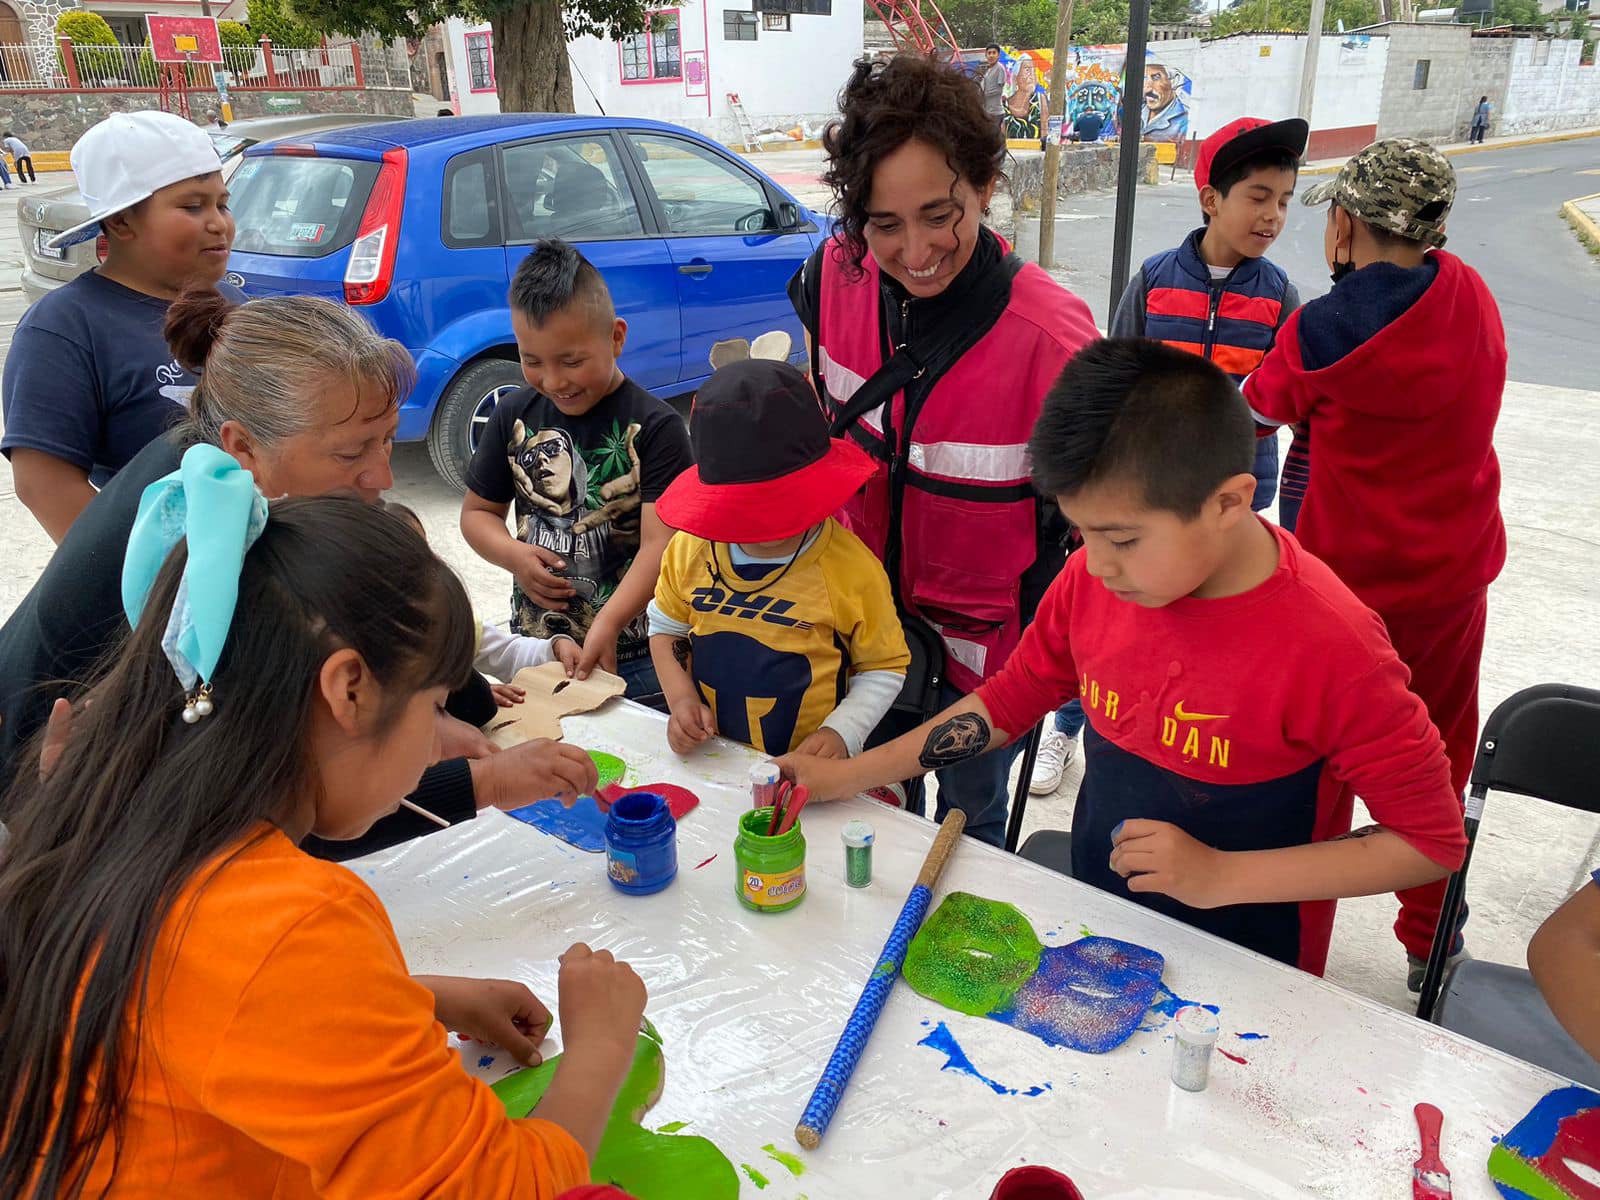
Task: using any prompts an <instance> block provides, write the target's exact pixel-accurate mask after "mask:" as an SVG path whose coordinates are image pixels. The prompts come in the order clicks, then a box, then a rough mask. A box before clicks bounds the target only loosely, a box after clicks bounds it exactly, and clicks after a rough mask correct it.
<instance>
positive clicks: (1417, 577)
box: [1244, 138, 1506, 991]
mask: <svg viewBox="0 0 1600 1200" xmlns="http://www.w3.org/2000/svg"><path fill="white" fill-rule="evenodd" d="M1455 197H1456V178H1455V171H1454V170H1453V169H1452V168H1451V166H1450V162H1449V160H1448V159H1446V158H1445V157H1444V155H1442V154H1440V153H1439V151H1438V150H1436V149H1434V148H1433V147H1432V146H1430V145H1429V144H1428V143H1427V142H1422V141H1418V140H1416V139H1414V138H1389V139H1385V140H1384V141H1381V142H1374V143H1373V144H1372V145H1370V146H1368V147H1367V148H1366V149H1365V150H1363V151H1362V152H1361V153H1360V154H1358V155H1356V156H1355V157H1354V158H1352V159H1351V160H1350V161H1349V162H1348V163H1346V164H1345V165H1344V167H1343V168H1342V169H1341V170H1340V171H1339V173H1338V175H1336V176H1335V177H1334V178H1333V179H1331V180H1328V181H1327V182H1325V183H1322V184H1319V185H1318V186H1316V187H1314V188H1312V189H1311V190H1309V191H1308V192H1306V193H1305V198H1304V199H1305V203H1306V204H1311V205H1320V204H1327V205H1329V209H1328V222H1327V229H1326V232H1325V233H1324V235H1323V247H1324V250H1325V251H1326V253H1327V258H1328V267H1329V269H1330V270H1331V271H1332V272H1333V280H1334V283H1333V290H1332V291H1330V292H1329V293H1328V294H1327V295H1326V296H1322V297H1320V298H1318V299H1316V300H1312V301H1311V302H1309V303H1308V304H1306V305H1305V306H1304V307H1303V308H1301V309H1300V310H1299V311H1298V312H1297V313H1295V314H1294V315H1293V316H1292V317H1290V318H1289V320H1288V322H1287V323H1286V324H1285V325H1284V327H1283V329H1282V330H1280V331H1279V333H1278V339H1277V342H1276V344H1275V345H1274V348H1273V349H1272V351H1271V352H1270V353H1269V354H1268V355H1267V357H1266V358H1265V359H1264V360H1263V361H1262V363H1261V366H1260V367H1259V368H1258V369H1257V370H1256V372H1255V373H1254V374H1253V375H1251V376H1250V377H1249V378H1248V379H1247V380H1245V383H1244V395H1245V399H1246V400H1247V401H1248V402H1249V404H1250V408H1251V411H1252V412H1253V413H1254V414H1255V417H1256V420H1257V421H1258V422H1259V423H1260V424H1261V426H1262V432H1267V431H1269V430H1271V429H1274V428H1276V427H1277V426H1279V425H1284V424H1292V423H1293V422H1296V421H1309V422H1310V424H1311V445H1312V454H1311V482H1310V484H1309V485H1308V487H1307V490H1306V498H1305V506H1304V508H1303V509H1302V510H1301V514H1300V523H1299V526H1298V528H1297V529H1296V533H1297V535H1298V537H1299V539H1300V541H1301V543H1302V544H1303V545H1304V546H1305V548H1306V549H1307V550H1309V551H1311V552H1312V553H1313V554H1315V555H1317V556H1318V557H1320V558H1321V559H1323V560H1324V561H1325V562H1326V563H1327V564H1328V565H1329V566H1331V567H1332V568H1333V569H1334V571H1335V572H1337V573H1338V575H1339V577H1340V578H1341V579H1343V580H1344V582H1345V583H1346V584H1347V585H1348V586H1349V587H1350V589H1351V590H1352V591H1354V592H1355V594H1356V595H1357V596H1358V597H1360V598H1361V599H1362V600H1363V601H1364V602H1365V603H1366V604H1367V605H1368V606H1369V607H1371V608H1373V609H1374V610H1376V611H1377V613H1378V615H1379V616H1381V617H1382V618H1383V622H1384V624H1385V625H1386V626H1387V627H1388V630H1389V637H1390V639H1391V640H1392V641H1393V642H1394V648H1395V650H1396V651H1398V652H1399V655H1400V658H1401V659H1402V661H1404V662H1405V664H1406V666H1407V667H1409V668H1410V669H1411V690H1412V691H1414V692H1415V693H1416V694H1417V695H1418V696H1420V697H1421V698H1422V700H1423V702H1424V703H1425V704H1426V705H1427V707H1428V714H1429V716H1430V717H1432V719H1433V723H1434V724H1435V725H1436V726H1438V729H1439V732H1440V733H1441V734H1442V735H1443V736H1444V741H1445V748H1446V750H1447V751H1448V753H1449V755H1450V772H1451V776H1452V783H1453V784H1454V787H1455V792H1456V797H1457V799H1458V800H1459V799H1460V797H1461V793H1462V791H1463V789H1464V788H1465V787H1466V785H1467V777H1468V775H1469V774H1470V773H1471V770H1472V756H1473V752H1474V750H1475V748H1476V743H1477V734H1478V666H1479V661H1480V659H1481V658H1482V655H1483V631H1484V619H1485V614H1486V612H1487V602H1486V594H1487V589H1488V586H1489V584H1490V583H1491V582H1493V581H1494V579H1495V577H1496V576H1498V575H1499V574H1500V569H1501V567H1502V566H1503V565H1504V564H1505V557H1506V535H1505V525H1504V523H1503V522H1502V520H1501V517H1500V464H1499V461H1498V460H1497V459H1496V457H1495V452H1494V427H1495V421H1496V420H1497V419H1498V417H1499V415H1500V396H1501V393H1502V392H1503V391H1504V390H1505V381H1506V336H1505V329H1504V328H1503V327H1502V325H1501V323H1500V310H1499V308H1498V307H1497V306H1496V305H1495V302H1494V297H1493V296H1492V295H1490V293H1489V288H1488V286H1487V285H1486V284H1485V283H1484V281H1483V279H1482V277H1480V276H1479V275H1478V273H1477V272H1476V271H1474V270H1473V269H1472V268H1471V267H1469V266H1467V265H1466V264H1465V263H1464V262H1462V261H1461V260H1460V259H1459V258H1457V257H1455V256H1454V255H1453V254H1449V253H1447V252H1446V251H1444V250H1443V249H1441V247H1443V246H1444V244H1445V221H1446V219H1447V218H1448V217H1449V215H1450V206H1451V205H1452V204H1453V203H1454V202H1455ZM1444 889H1445V881H1444V880H1440V881H1439V882H1438V883H1436V884H1428V885H1425V886H1423V887H1420V888H1413V889H1411V890H1410V891H1405V892H1401V893H1399V899H1400V917H1399V920H1398V921H1396V923H1395V935H1396V936H1397V937H1398V938H1399V939H1400V942H1401V943H1402V944H1403V945H1404V946H1405V948H1406V953H1407V955H1408V956H1409V960H1410V975H1409V980H1408V982H1409V984H1410V987H1411V990H1412V991H1418V990H1419V989H1420V987H1421V985H1422V975H1423V970H1424V967H1425V965H1426V961H1427V957H1428V950H1429V947H1430V944H1431V942H1432V940H1433V932H1434V926H1435V925H1436V924H1437V923H1438V918H1439V910H1440V907H1441V905H1442V902H1443V899H1444ZM1464 916H1465V912H1464V910H1463V917H1464ZM1452 932H1453V934H1454V937H1453V941H1452V944H1451V947H1450V949H1451V954H1452V956H1457V955H1464V954H1465V952H1466V951H1465V945H1464V942H1463V940H1462V937H1461V932H1460V930H1459V929H1457V930H1454V931H1452Z"/></svg>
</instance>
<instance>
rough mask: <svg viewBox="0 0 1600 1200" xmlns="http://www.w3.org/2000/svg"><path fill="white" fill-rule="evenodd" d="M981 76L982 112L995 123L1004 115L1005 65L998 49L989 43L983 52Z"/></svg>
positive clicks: (979, 82) (979, 81)
mask: <svg viewBox="0 0 1600 1200" xmlns="http://www.w3.org/2000/svg"><path fill="white" fill-rule="evenodd" d="M983 62H984V67H983V75H982V76H981V77H980V78H979V80H978V86H979V87H981V88H982V89H983V111H984V112H986V113H987V114H988V115H989V116H991V117H993V118H994V119H995V120H996V121H999V120H1001V119H1002V118H1004V117H1005V115H1006V99H1005V92H1006V65H1005V63H1003V62H1001V61H1000V47H999V46H998V45H997V44H995V43H994V42H990V43H989V44H988V46H986V47H984V51H983Z"/></svg>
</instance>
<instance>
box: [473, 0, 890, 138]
mask: <svg viewBox="0 0 1600 1200" xmlns="http://www.w3.org/2000/svg"><path fill="white" fill-rule="evenodd" d="M732 3H733V4H735V5H737V4H738V3H739V0H732ZM445 34H446V37H445V41H446V45H447V47H448V51H447V54H448V60H449V73H450V91H451V95H452V104H453V105H454V106H456V107H457V109H458V111H460V112H461V113H462V114H468V113H481V112H498V111H499V101H498V100H497V98H496V96H495V80H494V39H493V37H492V36H491V34H490V32H489V27H488V26H487V25H471V24H467V23H465V22H463V21H460V20H458V19H455V18H452V19H451V20H450V21H449V22H448V23H447V25H446V29H445ZM861 48H862V23H861V14H860V12H859V10H858V9H857V8H856V7H855V6H854V5H853V4H852V3H851V2H850V0H743V6H742V7H727V8H724V7H722V6H721V5H720V4H711V5H708V4H705V3H701V4H693V5H690V4H684V5H679V6H671V7H663V8H659V9H655V10H653V11H652V12H651V14H650V18H649V26H648V27H647V28H646V29H645V30H644V32H642V33H637V34H631V35H629V36H627V37H624V38H622V39H620V40H617V41H613V40H611V39H607V38H592V37H586V38H580V39H578V40H577V41H575V42H573V43H572V44H571V45H570V46H568V48H567V50H568V54H569V56H570V60H571V66H572V95H573V101H574V106H575V107H576V108H577V111H578V112H580V113H600V112H604V113H606V114H608V115H610V116H626V117H653V118H655V119H657V120H662V121H670V122H672V123H674V124H677V125H684V126H687V127H689V128H690V129H695V130H698V131H700V132H702V133H705V134H709V135H710V136H712V137H714V138H718V139H720V140H722V141H729V142H736V141H738V140H739V139H740V138H741V136H742V131H741V129H740V127H739V124H738V121H737V119H736V117H735V114H734V108H733V103H732V101H731V100H730V96H736V97H738V98H739V100H740V102H741V103H742V104H743V107H744V111H745V113H746V115H747V116H748V118H749V121H750V123H751V125H752V126H753V127H754V128H755V129H757V130H763V129H781V130H789V129H793V128H801V129H805V130H815V129H817V128H820V126H821V125H822V124H823V122H825V121H826V120H828V119H829V118H830V117H831V116H833V115H834V114H835V111H836V102H837V99H838V94H839V89H840V88H841V87H843V86H844V82H845V80H846V79H847V78H848V77H849V74H850V65H851V63H852V62H853V61H854V60H855V59H856V58H857V57H859V56H860V54H861Z"/></svg>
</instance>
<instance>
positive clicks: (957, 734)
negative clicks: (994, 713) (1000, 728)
mask: <svg viewBox="0 0 1600 1200" xmlns="http://www.w3.org/2000/svg"><path fill="white" fill-rule="evenodd" d="M992 736H993V735H992V733H991V732H990V729H989V723H988V722H987V721H985V720H984V719H983V718H982V717H980V716H979V715H978V714H977V713H957V714H956V715H955V716H953V717H951V718H950V719H949V720H948V721H945V722H943V723H942V724H939V725H935V726H934V727H933V730H932V731H931V732H930V733H929V734H928V740H927V741H926V742H924V743H923V744H922V753H921V754H920V755H918V757H917V761H918V762H919V763H921V764H922V765H923V766H924V767H926V768H927V769H928V770H930V771H931V770H934V769H935V768H938V767H949V766H954V765H955V764H956V763H958V762H965V761H966V760H967V759H969V758H977V757H978V755H980V754H982V753H983V752H984V751H985V750H987V749H988V748H989V741H990V739H991V738H992Z"/></svg>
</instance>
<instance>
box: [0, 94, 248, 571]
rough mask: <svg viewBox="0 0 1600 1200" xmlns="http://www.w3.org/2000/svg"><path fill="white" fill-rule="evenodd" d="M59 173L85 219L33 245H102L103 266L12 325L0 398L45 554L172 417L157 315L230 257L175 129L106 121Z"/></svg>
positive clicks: (0, 445) (222, 226) (205, 163)
mask: <svg viewBox="0 0 1600 1200" xmlns="http://www.w3.org/2000/svg"><path fill="white" fill-rule="evenodd" d="M72 169H73V171H74V172H75V173H76V175H77V179H78V190H79V192H80V193H81V194H82V196H83V202H84V204H85V205H86V206H87V208H88V209H89V219H88V220H87V221H84V222H83V223H81V224H79V225H76V226H74V227H73V228H71V229H67V230H64V231H63V232H61V233H59V234H57V235H56V236H55V237H53V238H51V239H50V240H49V242H48V243H46V245H47V246H48V247H49V248H50V249H62V248H65V247H68V246H73V245H76V244H77V243H79V242H83V241H88V240H89V239H91V238H95V237H103V239H104V241H103V242H102V243H101V245H102V247H103V249H102V251H101V254H102V261H101V264H100V266H99V267H98V268H96V269H95V270H91V271H85V272H84V273H83V274H81V275H79V276H78V277H77V278H75V279H73V280H72V281H71V282H70V283H68V284H66V285H64V286H62V287H59V288H57V289H56V290H55V291H53V292H51V293H50V294H49V295H47V296H45V297H44V298H43V299H41V300H40V301H39V302H38V303H37V304H35V305H34V306H33V307H32V308H30V309H29V310H28V312H27V313H26V314H25V315H24V316H23V318H22V321H21V323H20V324H19V325H18V326H17V331H16V337H15V338H14V340H13V341H12V343H11V350H10V353H9V354H8V355H7V357H6V366H5V378H4V383H3V386H0V402H3V408H4V417H5V435H4V437H3V438H0V452H3V453H4V454H5V455H6V457H7V458H9V459H10V460H11V468H12V472H13V474H14V475H15V477H16V487H17V496H18V497H19V498H20V499H21V500H22V502H23V504H25V505H26V506H27V507H28V509H29V511H31V512H32V513H33V515H34V517H35V518H36V519H37V520H38V521H39V523H40V524H41V525H43V526H44V529H45V532H47V533H48V534H50V536H51V537H52V538H53V539H55V540H56V541H57V542H59V541H60V540H61V539H62V538H63V537H64V536H66V532H67V530H68V528H70V527H71V525H72V522H73V521H74V520H75V519H76V518H77V515H78V514H79V513H80V512H82V511H83V509H84V506H85V505H87V504H88V503H89V501H90V500H92V499H93V498H94V495H95V488H96V487H99V486H103V485H104V484H105V481H106V480H108V479H110V478H111V476H113V475H114V474H116V472H117V471H118V470H120V469H121V468H122V466H123V465H124V464H126V463H127V462H128V460H129V459H131V458H132V457H133V456H134V455H135V454H137V453H138V452H139V451H140V450H141V449H143V448H144V446H145V445H146V444H147V443H148V442H149V441H150V440H151V439H152V438H155V437H158V436H160V435H161V434H162V433H164V432H165V431H166V429H167V428H168V427H169V426H170V425H171V424H172V423H173V421H174V420H175V419H176V418H177V417H178V416H179V415H181V413H182V411H183V406H184V405H185V404H186V403H187V401H188V398H189V393H190V391H192V390H193V388H194V382H195V381H194V378H193V377H192V376H191V375H189V374H188V373H187V372H186V371H185V370H184V369H183V368H182V367H180V366H179V365H178V363H177V362H176V361H175V360H174V359H173V357H172V353H171V351H170V350H169V349H168V348H167V344H166V340H165V339H164V337H163V336H162V332H161V330H162V325H163V323H164V322H165V320H166V315H167V305H168V304H169V303H170V302H171V301H173V300H175V299H177V298H178V296H180V295H181V294H182V293H183V292H184V291H186V290H188V289H191V288H215V287H218V286H219V284H221V280H222V276H223V274H224V272H226V270H227V269H228V252H229V250H230V249H231V248H232V245H233V215H232V214H231V213H230V212H229V211H228V190H227V187H226V186H225V185H224V184H223V181H222V163H221V161H220V160H219V159H218V157H217V152H216V149H215V148H214V147H213V146H212V144H211V139H210V138H209V137H208V136H206V134H205V133H204V132H203V131H202V130H200V129H199V128H197V127H196V126H194V125H192V124H190V123H189V122H188V121H186V120H184V119H183V118H182V117H179V116H176V115H174V114H172V113H165V112H131V113H113V114H112V115H111V116H109V117H107V118H106V119H105V120H104V121H101V122H100V123H99V124H98V125H95V126H93V127H92V128H91V129H89V131H88V132H86V133H85V134H84V135H83V136H82V137H81V138H79V139H78V142H77V145H75V146H73V148H72ZM221 287H222V290H223V292H224V293H225V294H227V295H228V296H229V298H230V299H234V300H242V299H243V295H242V294H241V293H240V292H238V290H237V289H234V288H231V287H229V286H227V285H225V284H222V285H221Z"/></svg>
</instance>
